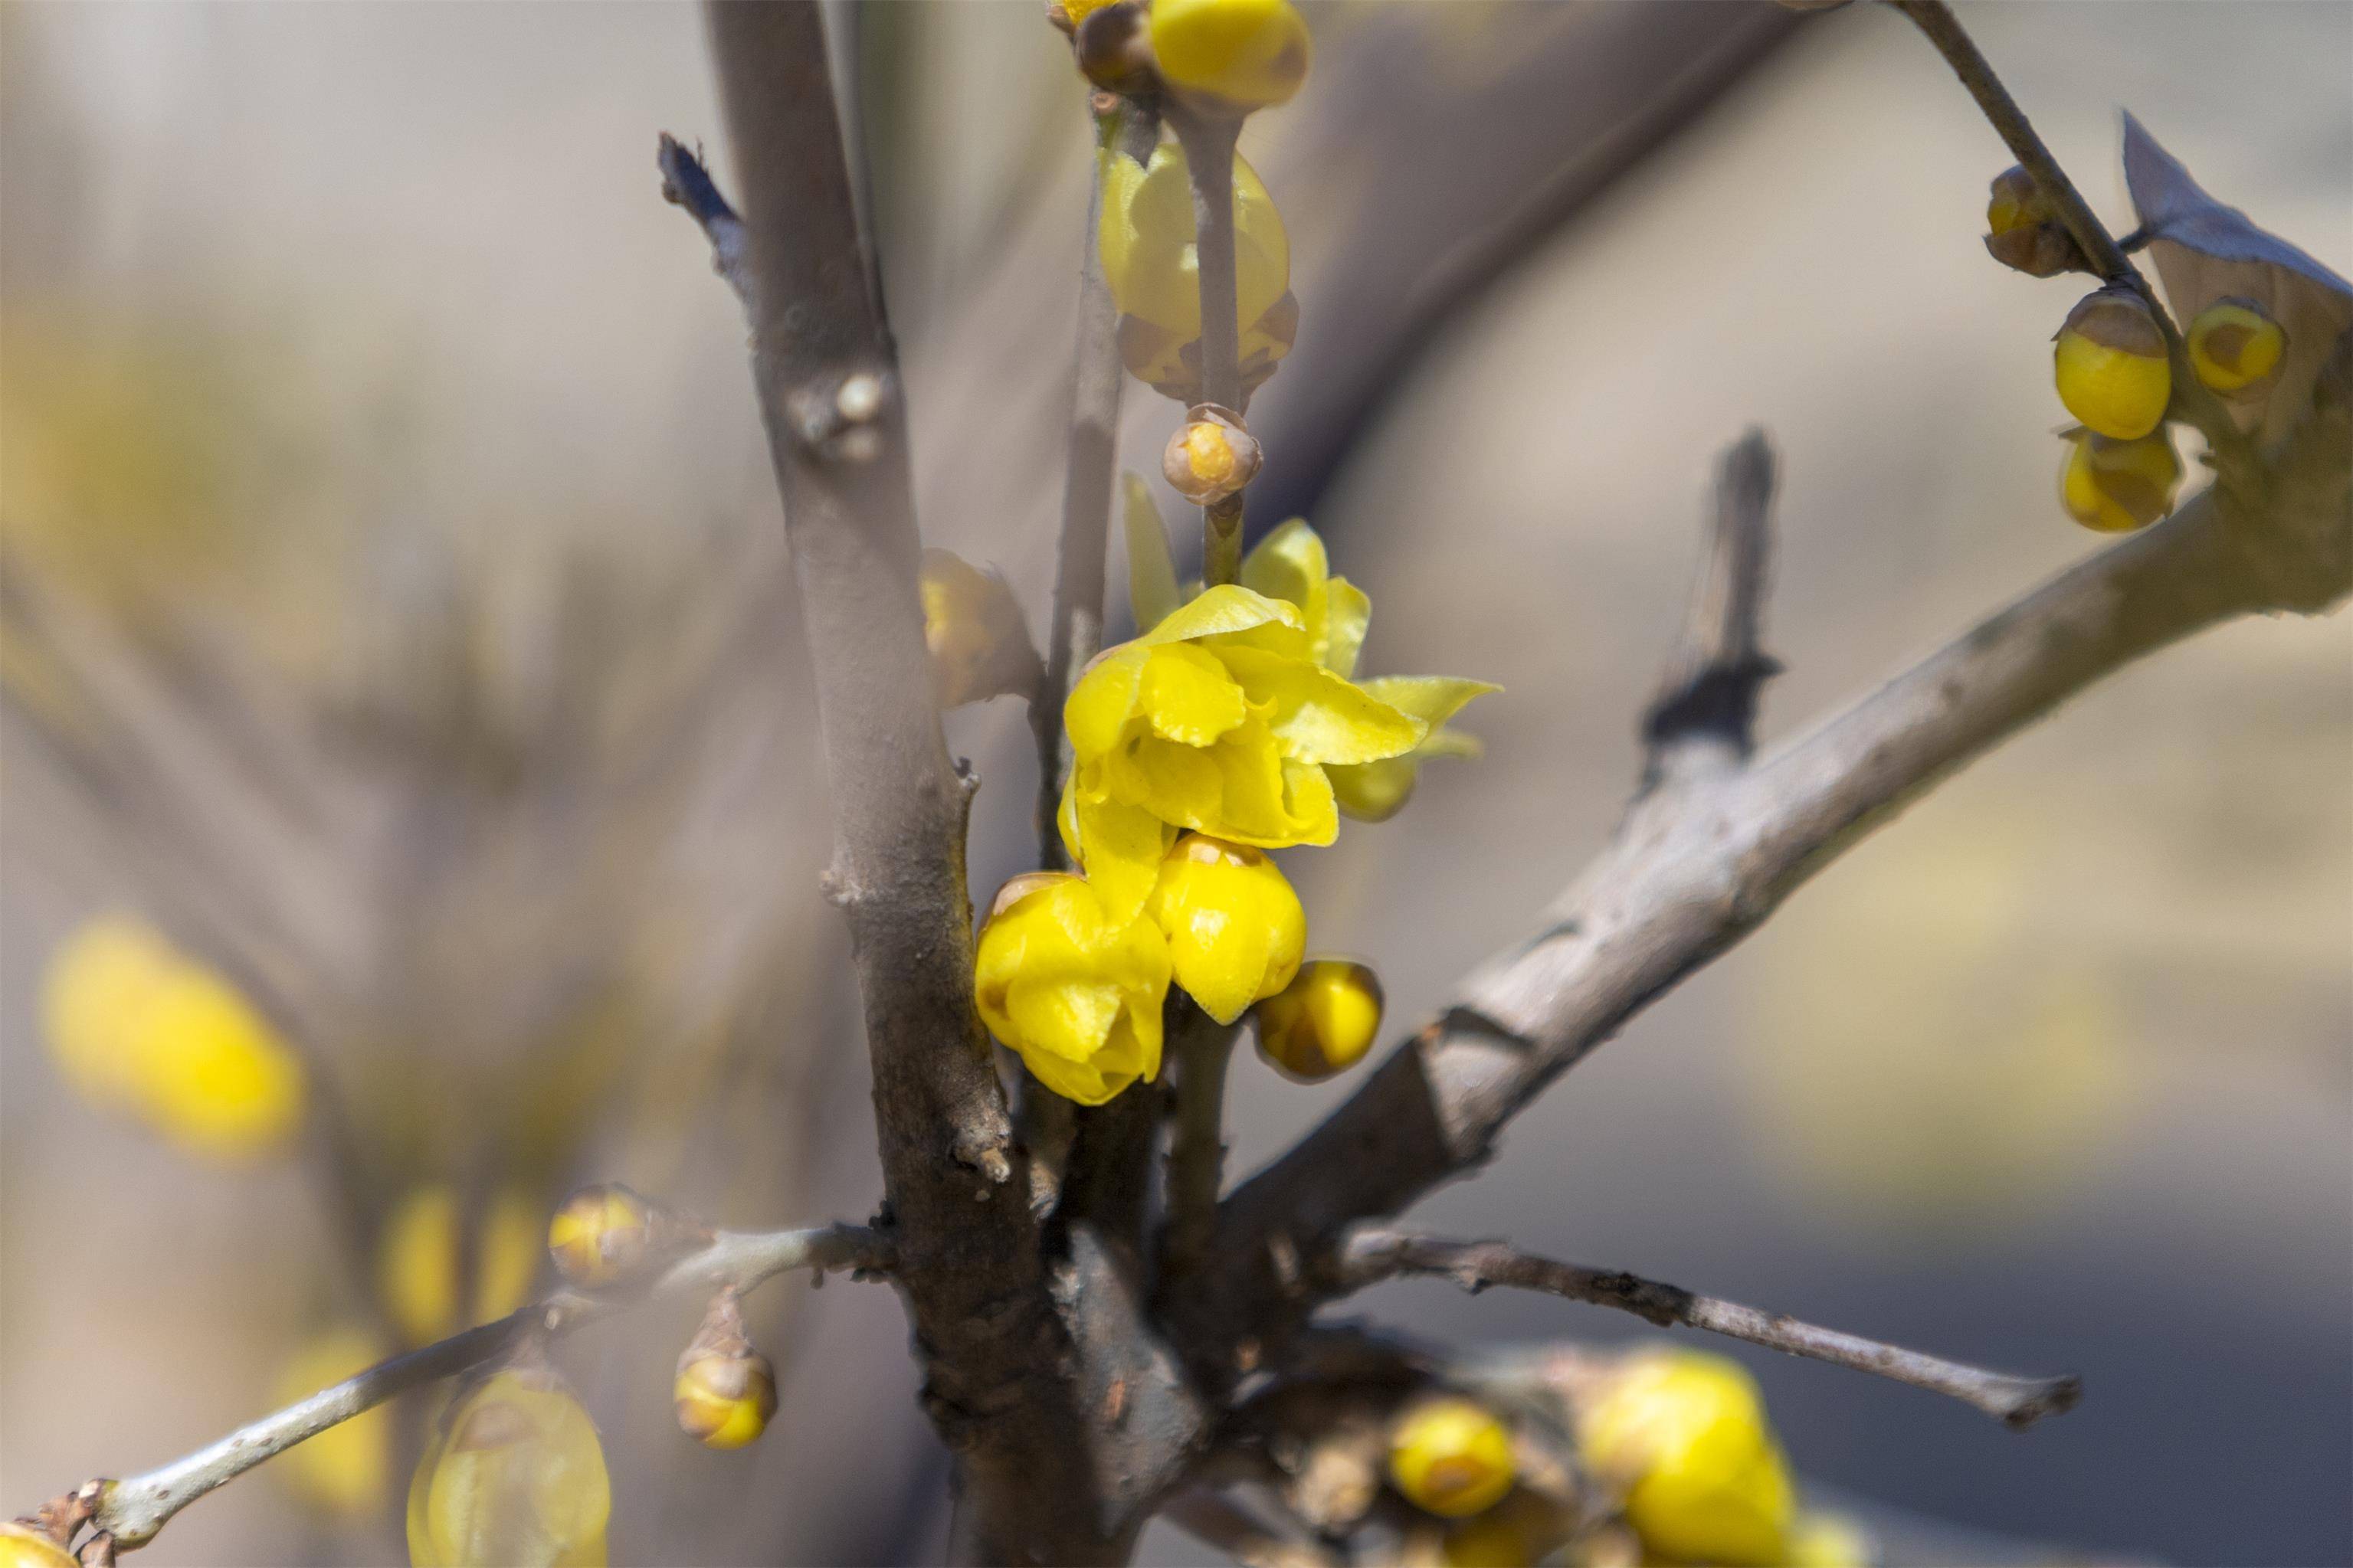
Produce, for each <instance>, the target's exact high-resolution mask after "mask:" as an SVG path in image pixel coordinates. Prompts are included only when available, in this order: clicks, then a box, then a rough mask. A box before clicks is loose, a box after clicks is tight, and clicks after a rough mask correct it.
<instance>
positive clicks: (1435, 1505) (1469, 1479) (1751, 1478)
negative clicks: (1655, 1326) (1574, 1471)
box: [1388, 1349, 1872, 1568]
mask: <svg viewBox="0 0 2353 1568" xmlns="http://www.w3.org/2000/svg"><path fill="white" fill-rule="evenodd" d="M1589 1381H1590V1386H1589V1387H1588V1389H1587V1390H1586V1391H1585V1393H1584V1395H1583V1397H1581V1398H1580V1399H1579V1400H1578V1401H1577V1409H1576V1412H1575V1415H1576V1422H1575V1428H1576V1430H1575V1437H1576V1446H1577V1457H1578V1458H1579V1460H1580V1461H1581V1463H1582V1466H1583V1468H1584V1469H1585V1470H1586V1471H1587V1472H1588V1474H1589V1475H1590V1476H1591V1477H1592V1479H1594V1480H1596V1481H1597V1482H1599V1484H1600V1485H1601V1487H1602V1488H1603V1489H1605V1491H1606V1493H1607V1495H1608V1496H1609V1497H1610V1498H1611V1499H1613V1500H1615V1502H1616V1509H1617V1513H1618V1515H1619V1517H1620V1519H1621V1520H1622V1521H1623V1522H1624V1525H1625V1527H1626V1529H1628V1530H1629V1531H1631V1532H1632V1534H1633V1535H1634V1537H1635V1538H1636V1539H1637V1540H1639V1542H1641V1552H1642V1558H1643V1560H1644V1561H1646V1562H1662V1563H1719V1564H1725V1565H1727V1568H1739V1565H1742V1564H1751V1565H1756V1568H1765V1565H1767V1564H1782V1563H1789V1564H1797V1565H1799V1568H1856V1565H1859V1564H1862V1563H1868V1562H1869V1561H1870V1560H1871V1556H1872V1549H1871V1546H1870V1543H1869V1542H1868V1541H1866V1540H1865V1539H1864V1538H1863V1537H1862V1532H1861V1531H1858V1530H1857V1529H1856V1528H1855V1527H1854V1526H1853V1525H1852V1524H1851V1523H1849V1522H1848V1521H1845V1520H1843V1519H1841V1518H1839V1517H1837V1516H1835V1515H1831V1514H1822V1513H1812V1512H1806V1511H1803V1510H1800V1509H1799V1506H1798V1500H1797V1490H1796V1488H1795V1487H1794V1486H1793V1485H1792V1484H1791V1482H1790V1479H1789V1474H1788V1465H1787V1463H1786V1462H1785V1461H1784V1460H1783V1458H1782V1457H1781V1450H1780V1446H1779V1445H1778V1443H1777V1442H1776V1441H1775V1439H1774V1436H1773V1431H1772V1427H1771V1426H1770V1425H1769V1424H1768V1423H1767V1419H1766V1415H1765V1405H1764V1401H1763V1399H1762V1398H1761V1397H1760V1396H1759V1394H1758V1393H1757V1384H1756V1383H1755V1382H1754V1381H1753V1380H1752V1379H1751V1378H1750V1377H1749V1375H1748V1374H1747V1373H1746V1372H1745V1371H1743V1370H1742V1369H1741V1368H1740V1366H1739V1365H1738V1364H1737V1363H1734V1362H1731V1361H1728V1360H1726V1359H1725V1358H1724V1357H1722V1356H1715V1355H1705V1354H1700V1353H1697V1352H1689V1351H1669V1350H1663V1349H1662V1350H1644V1351H1638V1352H1634V1353H1632V1354H1630V1355H1629V1356H1627V1357H1625V1358H1624V1359H1623V1360H1621V1361H1620V1362H1619V1363H1616V1364H1615V1365H1613V1366H1609V1367H1608V1368H1606V1369H1603V1370H1600V1371H1599V1372H1597V1373H1595V1374H1594V1375H1593V1376H1592V1377H1591V1379H1590V1380H1589ZM1388 1479H1389V1484H1390V1485H1391V1486H1393V1487H1395V1488H1396V1489H1397V1491H1398V1494H1399V1495H1400V1496H1402V1497H1403V1498H1404V1499H1405V1500H1407V1501H1408V1502H1410V1503H1411V1504H1413V1505H1414V1507H1416V1508H1418V1509H1419V1510H1422V1511H1423V1512H1424V1513H1427V1514H1430V1515H1432V1516H1434V1517H1435V1518H1436V1519H1438V1520H1440V1521H1446V1523H1445V1526H1444V1534H1443V1535H1442V1536H1441V1537H1440V1556H1441V1558H1442V1560H1443V1561H1444V1562H1445V1563H1448V1564H1450V1565H1451V1568H1491V1565H1493V1568H1501V1565H1504V1564H1523V1563H1534V1562H1537V1561H1539V1560H1541V1559H1543V1558H1545V1557H1546V1556H1547V1555H1549V1554H1550V1553H1552V1552H1556V1551H1557V1550H1558V1549H1559V1548H1560V1547H1561V1546H1562V1545H1564V1544H1565V1543H1566V1542H1567V1541H1568V1539H1569V1538H1570V1537H1571V1536H1572V1535H1574V1534H1575V1533H1577V1531H1578V1529H1579V1528H1580V1524H1579V1520H1578V1518H1577V1510H1574V1509H1568V1508H1563V1507H1560V1506H1558V1505H1557V1503H1556V1501H1554V1500H1547V1499H1546V1498H1545V1497H1543V1496H1541V1495H1539V1492H1540V1488H1539V1489H1531V1487H1530V1486H1529V1485H1528V1484H1527V1483H1528V1481H1529V1480H1530V1479H1532V1472H1530V1471H1529V1469H1528V1468H1527V1467H1526V1466H1525V1465H1524V1464H1523V1463H1522V1462H1521V1459H1520V1458H1519V1454H1518V1443H1517V1440H1516V1438H1515V1437H1514V1433H1513V1430H1512V1427H1511V1426H1510V1425H1509V1424H1508V1422H1507V1421H1506V1419H1505V1418H1504V1417H1503V1416H1501V1415H1498V1414H1497V1413H1496V1412H1495V1411H1493V1410H1491V1409H1490V1408H1488V1407H1487V1406H1486V1405H1484V1404H1482V1403H1481V1402H1480V1401H1478V1400H1476V1399H1472V1398H1469V1397H1466V1396H1464V1395H1461V1394H1430V1395H1428V1396H1425V1397H1423V1398H1420V1399H1418V1400H1415V1401H1413V1402H1411V1403H1409V1404H1408V1405H1406V1406H1404V1407H1403V1408H1402V1409H1401V1410H1399V1411H1398V1414H1397V1415H1396V1416H1395V1418H1394V1419H1393V1420H1392V1422H1391V1424H1390V1427H1389V1434H1388Z"/></svg>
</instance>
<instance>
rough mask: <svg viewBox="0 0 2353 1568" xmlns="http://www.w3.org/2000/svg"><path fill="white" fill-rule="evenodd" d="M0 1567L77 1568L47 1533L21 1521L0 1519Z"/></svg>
mask: <svg viewBox="0 0 2353 1568" xmlns="http://www.w3.org/2000/svg"><path fill="white" fill-rule="evenodd" d="M0 1568H81V1564H80V1563H77V1562H75V1561H74V1557H73V1553H71V1552H68V1551H67V1550H66V1549H65V1548H64V1547H62V1546H59V1545H58V1543H57V1542H56V1541H54V1540H53V1539H51V1538H50V1535H49V1532H48V1531H45V1530H41V1529H38V1528H37V1527H35V1526H33V1525H29V1524H26V1523H25V1522H24V1521H21V1520H0Z"/></svg>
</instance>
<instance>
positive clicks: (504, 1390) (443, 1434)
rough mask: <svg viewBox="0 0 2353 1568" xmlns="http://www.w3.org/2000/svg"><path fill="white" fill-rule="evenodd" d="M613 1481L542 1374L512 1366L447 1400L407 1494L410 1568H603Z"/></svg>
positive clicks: (556, 1383) (582, 1424) (580, 1424)
mask: <svg viewBox="0 0 2353 1568" xmlns="http://www.w3.org/2000/svg"><path fill="white" fill-rule="evenodd" d="M612 1511H613V1490H612V1482H611V1480H610V1479H609V1478H608V1477H607V1474H606V1470H605V1450H604V1447H603V1445H601V1444H600V1443H598V1442H597V1440H596V1423H595V1422H593V1421H591V1420H589V1418H588V1413H587V1412H586V1410H583V1409H582V1408H581V1407H580V1402H579V1401H578V1400H576V1399H575V1398H574V1397H573V1396H572V1394H571V1391H570V1390H569V1389H567V1388H566V1387H565V1385H564V1383H563V1380H562V1379H560V1378H558V1377H557V1376H556V1375H555V1374H554V1373H553V1372H551V1371H548V1370H547V1369H546V1368H544V1367H530V1368H525V1367H511V1368H509V1369H507V1370H505V1371H503V1372H499V1373H493V1374H492V1375H491V1376H490V1377H487V1378H485V1379H483V1380H482V1381H480V1382H479V1383H477V1384H473V1385H471V1386H470V1387H469V1388H467V1389H465V1390H463V1391H461V1392H460V1393H459V1394H458V1396H457V1397H456V1398H455V1399H454V1400H452V1401H451V1403H450V1405H449V1408H448V1410H447V1411H446V1412H444V1414H443V1415H442V1417H441V1420H440V1421H439V1422H438V1424H437V1425H436V1426H435V1428H434V1431H433V1433H432V1436H430V1437H429V1438H428V1439H427V1443H426V1445H425V1452H424V1455H423V1456H422V1457H421V1458H419V1459H418V1460H417V1478H416V1479H415V1480H414V1481H412V1482H411V1483H410V1484H409V1489H408V1560H409V1562H410V1563H412V1564H414V1568H500V1565H507V1564H513V1563H549V1564H555V1565H559V1568H561V1565H566V1564H569V1565H575V1568H604V1563H605V1560H606V1552H605V1526H606V1522H607V1520H608V1519H609V1518H610V1517H611V1515H612Z"/></svg>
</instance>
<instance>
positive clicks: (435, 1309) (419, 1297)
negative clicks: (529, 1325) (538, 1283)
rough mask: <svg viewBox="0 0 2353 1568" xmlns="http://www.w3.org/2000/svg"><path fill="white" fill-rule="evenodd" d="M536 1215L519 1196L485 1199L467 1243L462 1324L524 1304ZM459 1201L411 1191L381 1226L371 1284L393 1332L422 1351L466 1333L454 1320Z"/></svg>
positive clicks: (435, 1187)
mask: <svg viewBox="0 0 2353 1568" xmlns="http://www.w3.org/2000/svg"><path fill="white" fill-rule="evenodd" d="M541 1234H542V1233H541V1230H540V1224H539V1213H538V1210H537V1209H536V1208H535V1207H534V1206H533V1204H532V1203H531V1200H530V1199H528V1198H526V1197H525V1196H523V1195H522V1193H520V1192H517V1191H515V1190H513V1189H509V1190H506V1191H503V1192H501V1193H500V1194H498V1195H497V1196H496V1197H494V1198H493V1199H491V1204H490V1206H489V1208H488V1209H487V1211H486V1212H485V1213H484V1214H483V1215H482V1218H481V1226H480V1230H479V1231H478V1232H477V1233H476V1236H475V1241H474V1259H473V1273H474V1300H473V1303H472V1307H473V1315H472V1317H471V1318H470V1319H469V1320H468V1321H469V1322H470V1323H482V1322H488V1321H491V1319H493V1318H503V1317H505V1316H506V1315H507V1314H508V1313H510V1312H512V1311H513V1310H515V1309H516V1308H518V1307H520V1306H522V1304H523V1303H524V1302H525V1301H527V1300H530V1299H531V1282H532V1279H533V1276H534V1275H535V1274H536V1273H537V1272H538V1271H539V1246H540V1242H539V1238H540V1236H541ZM458 1279H459V1202H458V1194H457V1192H456V1190H455V1189H453V1188H451V1187H449V1186H447V1185H445V1184H440V1183H433V1184H427V1185H425V1186H421V1187H417V1188H416V1189H414V1190H413V1191H411V1192H410V1193H409V1194H407V1195H406V1197H404V1198H403V1199H402V1200H401V1201H400V1204H399V1205H398V1206H397V1207H396V1208H395V1209H394V1210H393V1212H392V1217H391V1218H390V1219H388V1220H387V1221H385V1227H384V1235H383V1237H382V1238H381V1239H380V1240H379V1241H378V1243H377V1250H376V1284H377V1288H378V1289H380V1290H381V1291H382V1292H383V1295H384V1304H385V1310H386V1311H387V1312H389V1313H390V1314H391V1316H392V1321H393V1323H394V1326H396V1328H398V1329H399V1330H400V1331H401V1332H402V1333H403V1334H405V1335H406V1336H407V1338H408V1340H409V1342H411V1343H414V1344H425V1343H427V1342H431V1341H433V1340H438V1339H441V1338H443V1337H445V1336H446V1335H448V1334H450V1333H452V1332H454V1331H457V1330H458V1329H459V1328H461V1327H464V1326H466V1325H465V1324H461V1323H459V1321H458V1305H459V1303H458Z"/></svg>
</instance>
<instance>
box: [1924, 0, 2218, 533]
mask: <svg viewBox="0 0 2353 1568" xmlns="http://www.w3.org/2000/svg"><path fill="white" fill-rule="evenodd" d="M1887 4H1888V5H1892V6H1894V8H1895V9H1896V10H1898V11H1900V12H1902V13H1903V14H1904V15H1905V16H1907V17H1909V18H1910V19H1911V21H1912V23H1913V25H1914V26H1916V27H1918V28H1919V29H1920V31H1921V33H1922V34H1923V35H1925V36H1926V38H1927V39H1928V41H1929V42H1930V43H1931V44H1934V45H1935V46H1936V52H1937V53H1938V54H1940V55H1942V56H1944V57H1945V63H1946V64H1947V65H1949V66H1951V67H1952V68H1953V74H1954V75H1955V76H1957V77H1958V78H1959V79H1960V80H1961V85H1962V86H1963V87H1965V88H1967V89H1968V92H1969V96H1970V97H1971V98H1973V99H1975V100H1977V104H1978V109H1979V110H1982V111H1983V112H1984V114H1985V117H1986V120H1987V121H1988V123H1989V124H1991V125H1992V126H1993V128H1994V130H1995V131H1996V132H1998V133H2000V137H2001V139H2002V141H2003V142H2007V143H2008V144H2009V146H2010V153H2011V155H2012V156H2014V157H2016V158H2017V160H2018V162H2019V166H2020V167H2021V168H2023V169H2024V170H2025V171H2026V172H2027V173H2028V174H2031V175H2032V176H2034V183H2035V184H2037V185H2038V186H2040V187H2041V188H2042V194H2043V195H2044V197H2045V198H2046V199H2047V200H2049V201H2050V203H2051V205H2052V207H2054V208H2055V209H2057V212H2058V215H2059V221H2060V222H2061V223H2062V224H2063V225H2064V226H2066V229H2067V232H2068V234H2069V235H2070V236H2071V237H2073V239H2074V241H2075V243H2076V245H2077V246H2078V247H2081V248H2082V250H2083V252H2084V256H2085V258H2088V259H2089V260H2090V261H2091V263H2092V266H2093V268H2094V270H2096V271H2097V272H2098V273H2099V275H2100V277H2101V278H2102V279H2104V280H2105V281H2107V282H2109V283H2116V284H2122V285H2124V286H2125V287H2127V288H2129V289H2133V290H2134V291H2135V292H2136V293H2137V294H2138V295H2139V296H2140V297H2141V299H2142V300H2145V301H2147V305H2148V308H2149V311H2150V313H2151V314H2152V315H2154V316H2155V317H2156V319H2157V324H2158V330H2159V331H2162V332H2163V333H2164V334H2165V345H2166V353H2167V355H2168V358H2169V360H2170V361H2171V364H2172V372H2173V405H2174V407H2175V408H2176V409H2177V410H2178V411H2179V414H2180V415H2181V416H2182V417H2184V418H2186V419H2188V420H2189V423H2190V424H2192V425H2194V426H2197V427H2198V431H2199V433H2200V435H2202V436H2204V437H2206V446H2207V449H2208V451H2209V452H2210V453H2211V455H2212V457H2213V459H2214V466H2215V471H2216V472H2217V473H2218V474H2220V475H2221V479H2222V482H2223V483H2224V484H2225V485H2226V486H2227V487H2228V488H2229V489H2231V490H2232V493H2233V494H2234V495H2236V496H2237V497H2238V498H2239V499H2241V500H2243V501H2245V502H2247V503H2248V504H2250V505H2253V504H2257V503H2259V502H2260V500H2261V499H2262V495H2263V490H2262V484H2263V466H2262V464H2261V463H2260V461H2259V460H2258V459H2257V458H2256V456H2255V450H2254V447H2253V443H2252V442H2250V441H2249V440H2248V439H2247V437H2246V435H2245V433H2244V432H2243V431H2242V430H2241V429H2240V428H2239V426H2238V424H2237V422H2236V421H2234V420H2233V419H2232V417H2231V412H2230V410H2229V409H2227V408H2225V407H2224V406H2223V405H2222V400H2221V398H2219V397H2217V396H2216V395H2214V394H2213V392H2212V391H2211V390H2210V389H2209V388H2208V387H2207V385H2206V384H2205V383H2204V382H2202V381H2200V380H2199V379H2198V373H2197V370H2196V368H2195V367H2194V366H2193V365H2192V364H2191V363H2189V345H2188V344H2187V343H2186V342H2183V341H2182V336H2181V330H2180V328H2179V326H2177V325H2176V324H2175V322H2174V320H2173V317H2172V315H2171V314H2170V313H2169V312H2168V310H2166V308H2165V303H2164V301H2163V300H2159V299H2158V296H2157V291H2156V290H2155V289H2152V288H2150V287H2149V283H2148V279H2146V278H2144V277H2142V276H2141V274H2140V269H2139V268H2137V267H2135V266H2134V265H2133V264H2132V258H2130V257H2128V256H2126V254H2125V250H2124V247H2122V246H2121V245H2119V244H2117V243H2116V238H2115V237H2113V236H2111V235H2110V234H2109V233H2108V230H2107V226H2106V225H2105V224H2103V223H2102V222H2101V221H2100V220H2099V217H2098V215H2096V214H2094V212H2093V211H2092V206H2091V204H2090V203H2089V202H2086V201H2085V200H2084V194H2083V193H2082V192H2081V191H2079V190H2077V189H2076V188H2075V184H2074V182H2073V180H2070V179H2069V178H2068V177H2067V172H2066V171H2065V170H2064V169H2062V168H2061V167H2060V166H2059V161H2058V159H2056V158H2054V157H2052V155H2051V149H2050V148H2049V147H2047V146H2045V145H2044V144H2043V142H2042V137H2041V136H2040V135H2038V134H2037V133H2036V132H2035V129H2034V127H2033V125H2032V124H2031V123H2030V122H2029V121H2028V120H2027V118H2026V111H2025V110H2022V109H2021V108H2019V107H2018V100H2016V99H2014V98H2012V97H2010V89H2008V88H2006V87H2004V86H2003V85H2002V82H2001V79H2000V77H1999V76H1997V75H1995V74H1994V68H1993V67H1992V65H1991V64H1989V62H1988V61H1987V59H1986V58H1985V55H1984V54H1983V53H1982V52H1981V51H1980V50H1979V49H1978V46H1977V43H1976V40H1974V39H1972V38H1971V37H1969V35H1968V29H1967V28H1965V27H1963V26H1961V22H1960V18H1959V17H1957V16H1954V15H1953V8H1952V7H1951V6H1950V5H1947V4H1946V3H1945V0H1887Z"/></svg>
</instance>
